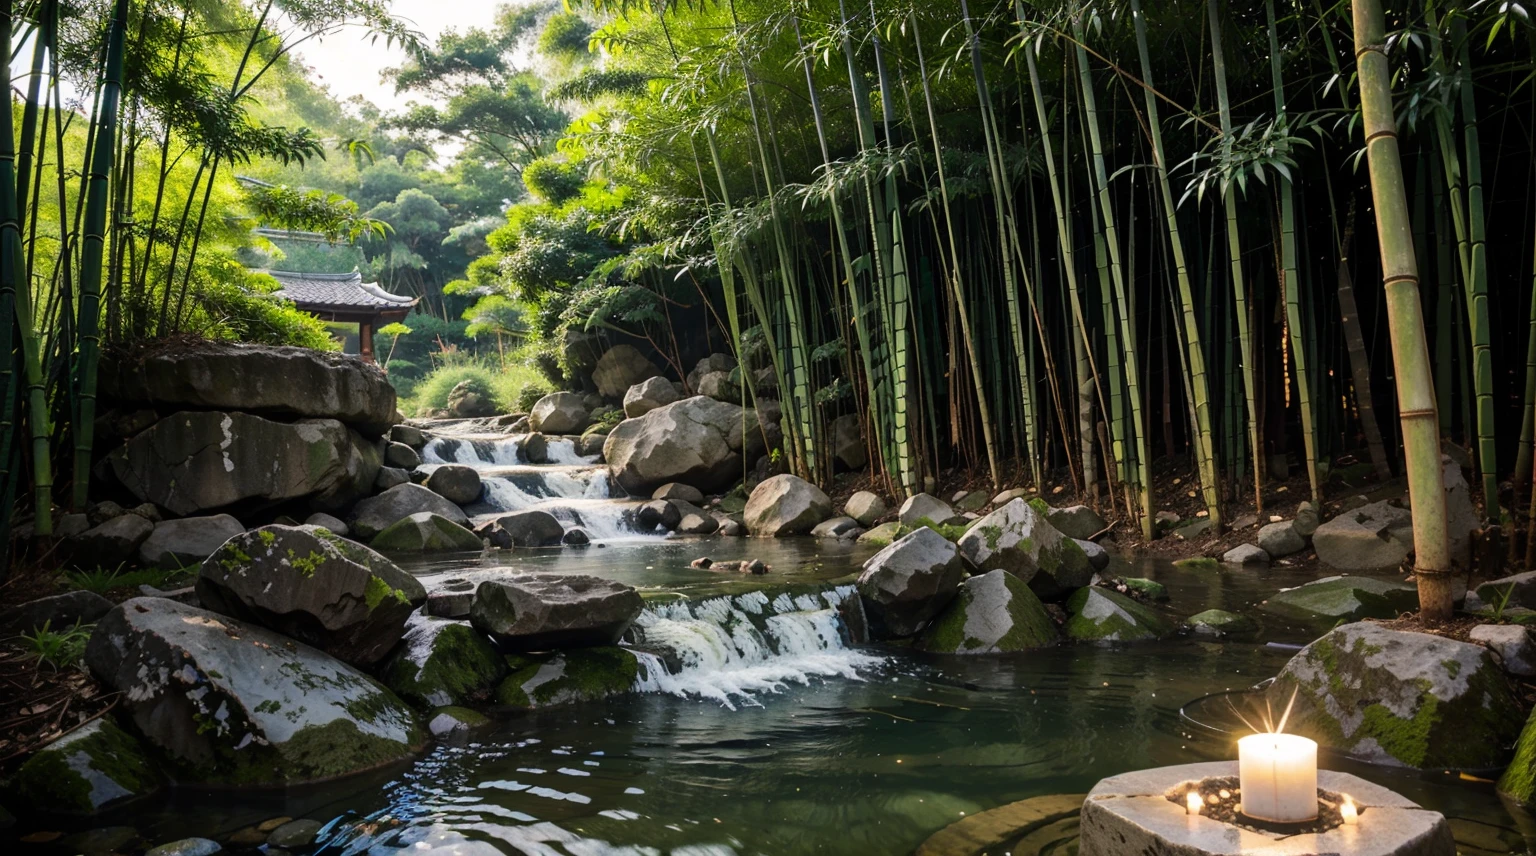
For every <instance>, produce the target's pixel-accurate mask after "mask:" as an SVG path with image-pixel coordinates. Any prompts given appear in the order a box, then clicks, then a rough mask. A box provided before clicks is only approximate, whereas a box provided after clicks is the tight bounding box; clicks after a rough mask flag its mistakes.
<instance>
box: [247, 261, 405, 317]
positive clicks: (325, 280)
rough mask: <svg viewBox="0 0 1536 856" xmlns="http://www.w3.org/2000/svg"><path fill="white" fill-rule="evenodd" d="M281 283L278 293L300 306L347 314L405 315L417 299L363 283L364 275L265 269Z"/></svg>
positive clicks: (311, 309)
mask: <svg viewBox="0 0 1536 856" xmlns="http://www.w3.org/2000/svg"><path fill="white" fill-rule="evenodd" d="M265 273H267V274H268V275H269V276H271V277H272V278H273V279H275V280H277V282H278V284H279V285H281V286H282V289H281V290H279V291H278V292H277V293H278V296H280V297H286V298H288V299H289V300H292V301H293V302H294V303H295V304H297V305H298V307H299V308H300V309H305V310H309V311H312V312H322V313H331V314H346V315H383V314H389V315H399V316H401V317H404V315H405V314H406V313H407V312H409V311H410V310H411V309H412V308H413V307H414V306H415V305H416V301H417V300H418V299H419V298H415V297H404V296H402V295H399V294H390V293H389V292H387V291H385V290H384V289H382V288H380V287H379V286H378V284H377V283H372V282H363V275H362V274H361V273H358V272H357V271H352V272H351V273H297V272H294V271H279V270H269V271H265Z"/></svg>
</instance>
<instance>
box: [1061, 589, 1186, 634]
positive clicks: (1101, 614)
mask: <svg viewBox="0 0 1536 856" xmlns="http://www.w3.org/2000/svg"><path fill="white" fill-rule="evenodd" d="M1067 614H1068V618H1067V623H1066V626H1065V627H1063V628H1062V629H1063V631H1065V633H1066V634H1067V638H1069V639H1071V640H1073V641H1074V642H1093V643H1097V644H1108V643H1112V642H1144V641H1147V640H1151V639H1161V638H1163V637H1164V636H1167V635H1169V634H1171V633H1173V631H1174V626H1173V623H1172V622H1171V621H1169V620H1168V619H1166V618H1164V617H1163V616H1162V615H1161V614H1160V613H1158V612H1157V611H1156V610H1154V609H1152V608H1151V607H1149V606H1147V605H1146V604H1143V603H1138V602H1137V601H1135V600H1133V599H1132V598H1129V597H1126V596H1125V595H1123V594H1120V593H1119V592H1117V591H1111V590H1110V589H1107V588H1102V587H1100V586H1088V587H1086V588H1081V589H1078V590H1077V593H1076V594H1074V595H1072V597H1071V598H1070V599H1069V600H1068V601H1067Z"/></svg>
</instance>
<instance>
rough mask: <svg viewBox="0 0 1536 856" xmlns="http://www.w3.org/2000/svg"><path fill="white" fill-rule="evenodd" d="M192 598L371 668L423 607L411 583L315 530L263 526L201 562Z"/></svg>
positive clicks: (422, 595) (373, 557)
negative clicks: (196, 597) (194, 595)
mask: <svg viewBox="0 0 1536 856" xmlns="http://www.w3.org/2000/svg"><path fill="white" fill-rule="evenodd" d="M197 595H198V598H199V599H200V600H201V601H202V603H203V605H204V606H206V607H208V608H209V609H212V610H214V611H216V612H222V613H224V614H225V615H231V616H234V617H236V618H241V619H244V620H246V621H251V622H254V623H256V624H260V625H262V626H264V627H270V628H271V629H273V630H276V631H277V632H279V633H282V634H285V635H287V636H292V637H293V638H295V639H297V640H299V641H300V642H303V643H305V644H308V645H313V646H315V647H317V648H320V649H321V650H323V651H326V652H327V653H329V654H331V655H332V656H335V657H339V658H341V659H343V660H346V661H347V662H349V663H352V664H354V665H359V666H368V665H372V664H373V663H376V662H378V661H379V660H380V659H382V658H383V657H384V655H385V654H388V653H389V649H391V648H393V647H394V646H395V643H396V642H399V641H400V637H401V635H403V634H404V633H405V622H406V619H408V618H409V617H410V614H411V612H412V611H413V610H414V609H415V608H416V607H417V606H419V605H421V604H422V603H425V602H426V600H427V591H426V589H425V588H423V587H422V585H421V583H419V582H417V580H416V578H415V577H413V576H411V575H410V574H408V573H406V572H404V571H402V570H400V569H399V568H397V567H395V565H394V563H392V562H390V561H389V560H388V559H386V558H384V557H383V556H381V555H379V554H378V553H375V552H374V551H372V550H370V549H368V548H367V547H364V546H363V545H361V544H357V543H354V542H352V541H347V540H345V539H343V538H340V537H337V536H336V535H335V534H334V533H332V532H331V531H330V530H328V529H321V528H319V527H316V526H275V525H274V526H263V527H261V528H260V529H253V530H251V531H250V532H244V533H241V534H240V535H238V536H236V537H234V538H231V539H230V540H229V541H228V542H227V543H226V544H225V545H224V546H223V547H222V548H220V549H219V551H218V552H217V553H214V554H213V555H212V556H209V557H208V559H207V560H206V561H204V562H203V567H202V570H201V571H200V572H199V573H198V578H197Z"/></svg>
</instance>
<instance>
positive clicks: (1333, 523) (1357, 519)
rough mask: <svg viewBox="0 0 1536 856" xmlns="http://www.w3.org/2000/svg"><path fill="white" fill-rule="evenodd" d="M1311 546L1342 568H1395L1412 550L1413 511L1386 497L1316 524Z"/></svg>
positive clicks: (1321, 558)
mask: <svg viewBox="0 0 1536 856" xmlns="http://www.w3.org/2000/svg"><path fill="white" fill-rule="evenodd" d="M1312 548H1313V549H1314V550H1316V551H1317V558H1318V561H1320V562H1322V563H1323V564H1325V565H1327V566H1329V567H1331V568H1335V569H1337V570H1340V571H1361V572H1368V571H1385V570H1395V569H1397V568H1398V567H1400V566H1401V565H1402V564H1403V560H1404V559H1406V558H1408V554H1409V552H1411V551H1412V550H1413V515H1412V514H1411V513H1410V512H1409V511H1408V510H1407V509H1404V508H1398V507H1396V506H1394V505H1389V504H1388V503H1387V502H1386V501H1385V500H1383V501H1381V502H1373V503H1370V504H1369V505H1363V506H1361V507H1359V508H1357V509H1355V510H1353V511H1347V512H1344V513H1342V514H1340V515H1339V516H1338V517H1335V518H1333V519H1332V520H1330V521H1328V522H1327V523H1324V524H1323V525H1321V526H1319V527H1317V531H1316V532H1313V533H1312Z"/></svg>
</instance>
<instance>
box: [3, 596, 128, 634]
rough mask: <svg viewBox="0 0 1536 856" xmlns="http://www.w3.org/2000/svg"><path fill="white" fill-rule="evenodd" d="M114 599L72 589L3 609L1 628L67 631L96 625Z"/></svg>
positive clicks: (7, 629) (20, 630) (29, 631)
mask: <svg viewBox="0 0 1536 856" xmlns="http://www.w3.org/2000/svg"><path fill="white" fill-rule="evenodd" d="M111 608H112V601H110V600H107V599H106V598H104V597H102V596H101V595H99V594H97V593H95V592H91V591H71V592H65V593H64V594H56V595H51V596H49V597H40V598H38V599H36V600H29V601H27V602H26V603H23V604H20V605H17V606H12V607H8V608H7V609H6V610H5V611H4V612H0V628H4V629H5V630H6V631H8V633H12V634H17V635H19V634H22V633H32V632H34V631H36V630H38V629H39V628H41V627H42V626H43V625H45V624H46V625H47V626H48V629H50V630H55V631H59V630H64V629H66V628H69V627H73V626H75V625H76V624H94V623H95V622H96V619H98V618H100V617H102V616H103V615H106V614H107V611H108V610H110V609H111Z"/></svg>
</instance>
